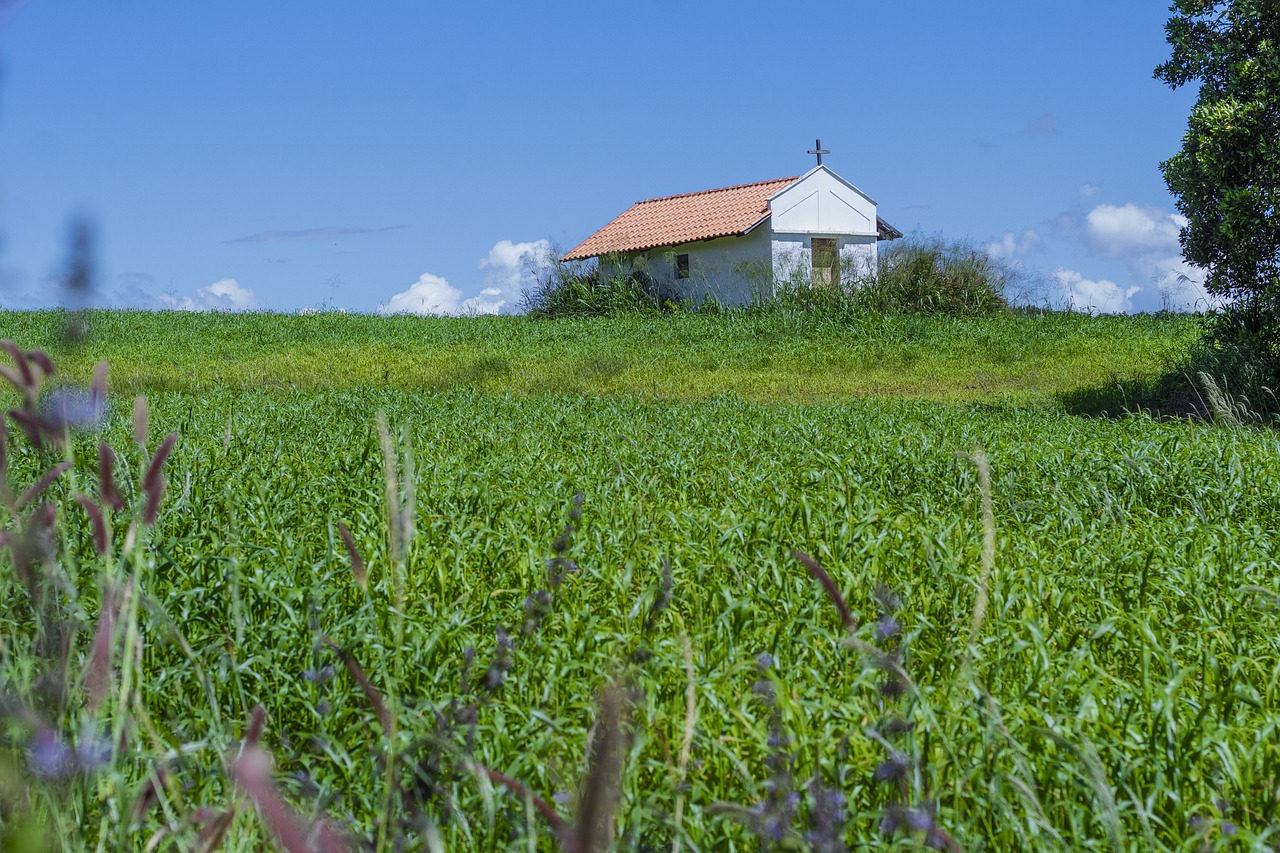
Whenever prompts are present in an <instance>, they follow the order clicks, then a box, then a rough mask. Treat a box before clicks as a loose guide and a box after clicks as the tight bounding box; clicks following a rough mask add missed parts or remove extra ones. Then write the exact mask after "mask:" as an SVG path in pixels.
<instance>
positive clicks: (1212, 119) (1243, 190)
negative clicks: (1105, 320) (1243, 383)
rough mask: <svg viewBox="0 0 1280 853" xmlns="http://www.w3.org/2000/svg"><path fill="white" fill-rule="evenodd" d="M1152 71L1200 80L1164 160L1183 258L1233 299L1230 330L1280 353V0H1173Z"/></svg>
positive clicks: (1176, 83) (1176, 80)
mask: <svg viewBox="0 0 1280 853" xmlns="http://www.w3.org/2000/svg"><path fill="white" fill-rule="evenodd" d="M1170 11H1171V12H1172V13H1173V15H1172V17H1171V18H1170V19H1169V21H1168V23H1167V24H1166V26H1165V32H1166V34H1167V36H1168V40H1169V44H1170V46H1171V47H1172V56H1171V57H1170V59H1169V60H1168V61H1167V62H1165V63H1163V64H1162V65H1160V66H1159V67H1158V68H1156V71H1155V76H1156V77H1157V78H1158V79H1160V80H1163V81H1164V82H1165V83H1168V84H1169V86H1171V87H1173V88H1175V89H1176V88H1179V87H1181V86H1184V85H1187V84H1189V83H1193V82H1199V84H1200V92H1199V97H1198V99H1197V101H1196V103H1195V106H1194V107H1193V108H1192V110H1191V116H1190V118H1189V120H1188V123H1187V132H1186V136H1185V137H1184V138H1183V142H1182V150H1181V151H1179V152H1178V153H1177V154H1175V155H1174V156H1173V157H1171V158H1169V159H1168V160H1166V161H1165V162H1164V163H1163V164H1161V168H1162V169H1163V171H1164V176H1165V181H1166V183H1168V185H1169V189H1170V190H1171V191H1172V192H1173V194H1174V195H1175V196H1177V197H1178V209H1179V210H1180V211H1181V212H1182V214H1183V215H1184V216H1185V217H1186V218H1187V227H1186V228H1184V229H1183V232H1182V238H1181V239H1182V247H1183V251H1184V253H1185V256H1186V258H1187V260H1189V261H1191V262H1192V263H1194V264H1197V265H1199V266H1202V267H1204V268H1205V269H1207V270H1208V271H1209V274H1208V279H1207V281H1206V287H1207V288H1208V290H1209V292H1211V293H1214V294H1217V295H1220V296H1225V297H1227V298H1229V299H1230V300H1232V303H1233V307H1232V310H1231V312H1230V313H1231V314H1232V315H1233V317H1232V320H1231V324H1230V328H1231V329H1232V331H1233V333H1235V334H1240V335H1243V337H1244V338H1245V339H1246V340H1245V342H1246V343H1249V344H1251V345H1252V347H1253V348H1255V349H1257V350H1258V351H1259V353H1260V354H1261V355H1265V356H1268V357H1269V360H1270V361H1271V363H1272V364H1273V365H1274V364H1275V363H1276V361H1277V357H1280V327H1278V325H1277V320H1276V317H1277V310H1276V309H1277V307H1280V286H1278V284H1277V283H1278V282H1280V219H1277V217H1276V213H1277V199H1278V198H1280V2H1276V0H1175V2H1174V4H1173V5H1172V6H1171V7H1170Z"/></svg>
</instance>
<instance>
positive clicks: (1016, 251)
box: [985, 228, 1044, 259]
mask: <svg viewBox="0 0 1280 853" xmlns="http://www.w3.org/2000/svg"><path fill="white" fill-rule="evenodd" d="M985 248H986V250H987V254H988V255H990V256H991V257H993V258H1004V259H1014V258H1025V257H1026V256H1028V255H1030V254H1033V253H1035V252H1038V251H1040V250H1041V249H1043V248H1044V238H1042V237H1041V236H1040V232H1039V231H1037V230H1035V229H1034V228H1027V229H1026V230H1024V231H1023V232H1022V233H1021V234H1014V233H1013V232H1012V231H1006V232H1004V234H1003V235H1001V236H1000V237H998V238H996V239H995V240H992V241H991V242H990V243H987V245H986V247H985Z"/></svg>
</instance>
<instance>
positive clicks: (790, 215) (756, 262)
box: [600, 166, 878, 305]
mask: <svg viewBox="0 0 1280 853" xmlns="http://www.w3.org/2000/svg"><path fill="white" fill-rule="evenodd" d="M769 209H770V215H769V216H768V218H766V219H765V220H764V221H763V222H761V223H760V224H759V225H757V226H756V227H755V228H753V229H752V230H751V231H750V232H748V233H747V234H745V235H743V236H740V237H720V238H717V239H713V240H703V241H699V242H695V243H685V244H683V245H678V246H664V247H661V248H657V249H650V250H648V251H644V252H635V253H630V254H626V255H623V256H622V257H621V258H617V259H613V260H608V259H606V258H601V259H600V269H601V273H602V274H603V275H605V276H606V277H608V276H610V275H613V274H615V273H617V272H619V271H622V270H625V269H631V270H636V271H642V272H644V273H645V274H646V275H648V276H649V277H650V278H651V279H652V280H653V281H654V283H655V284H656V285H657V287H658V290H659V293H660V294H661V295H662V296H663V297H664V298H672V299H676V300H679V301H690V302H693V303H695V304H697V303H701V302H703V301H705V300H707V299H714V300H716V301H718V302H720V303H721V304H723V305H745V304H749V303H750V302H752V301H754V300H756V299H759V298H762V297H768V296H772V295H773V293H774V291H775V290H776V288H777V286H778V285H779V284H809V283H811V282H813V281H814V280H815V279H814V274H813V267H812V265H813V258H814V246H813V241H814V239H815V238H817V239H820V240H834V241H835V245H836V246H837V247H838V252H839V256H840V270H841V272H842V273H843V276H844V277H848V276H850V275H861V274H863V273H872V272H874V270H875V265H876V259H877V251H876V242H877V237H878V232H877V220H876V202H875V200H874V199H872V198H871V197H870V196H868V195H867V194H866V193H864V192H862V191H861V190H859V189H858V188H857V187H855V186H854V185H853V184H851V183H849V182H848V181H846V180H845V179H844V178H842V177H840V176H839V175H837V174H836V173H835V172H833V171H831V170H830V169H829V168H827V167H826V166H817V167H815V168H814V169H813V170H811V171H810V172H808V173H807V174H805V175H804V176H802V177H801V178H799V179H798V180H797V181H796V182H795V183H793V184H791V185H790V186H788V187H786V188H785V189H783V190H782V191H780V192H778V193H777V194H775V195H774V196H772V197H771V198H770V199H769ZM825 245H828V246H829V245H831V244H830V243H827V244H825ZM682 255H687V256H688V267H687V270H688V274H687V276H682V275H681V272H682V271H683V270H682V269H681V268H680V265H679V263H678V260H677V259H678V258H680V256H682Z"/></svg>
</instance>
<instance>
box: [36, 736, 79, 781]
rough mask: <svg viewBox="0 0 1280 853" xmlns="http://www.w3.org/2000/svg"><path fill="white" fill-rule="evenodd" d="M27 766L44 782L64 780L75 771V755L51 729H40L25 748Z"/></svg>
mask: <svg viewBox="0 0 1280 853" xmlns="http://www.w3.org/2000/svg"><path fill="white" fill-rule="evenodd" d="M27 765H28V766H29V767H30V768H31V772H32V773H35V774H36V776H38V777H39V778H41V779H43V780H44V781H46V782H51V781H55V780H58V779H65V778H66V777H67V776H70V775H71V774H72V773H74V772H75V770H76V754H75V751H74V750H73V749H72V748H71V747H69V746H67V745H66V744H65V743H64V742H63V741H62V739H61V738H59V737H58V735H57V734H56V733H55V732H54V731H53V730H52V729H41V730H40V731H38V732H36V734H35V737H33V738H32V739H31V745H30V746H28V747H27Z"/></svg>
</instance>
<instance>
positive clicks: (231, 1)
mask: <svg viewBox="0 0 1280 853" xmlns="http://www.w3.org/2000/svg"><path fill="white" fill-rule="evenodd" d="M1167 17H1168V9H1167V3H1166V2H1163V0H1123V2H1115V0H1106V2H1101V1H1100V0H1070V2H1067V1H1066V0H1064V1H1063V2H1057V0H1043V1H1042V2H1034V3H1032V2H1026V0H1017V2H1014V0H996V2H973V3H955V2H951V0H897V2H892V3H885V2H874V3H872V2H865V0H844V2H825V0H812V2H806V3H803V4H781V3H776V2H772V3H758V2H743V0H739V2H732V3H728V2H726V3H720V2H694V0H623V2H614V3H600V2H598V0H597V1H596V2H590V3H587V2H576V0H575V2H556V3H552V4H530V3H507V2H490V3H474V4H448V5H443V4H436V3H418V2H408V0H404V2H387V1H386V0H366V2H362V3H359V4H356V3H337V2H328V0H313V2H308V3H307V4H305V5H304V4H299V3H290V2H270V0H254V2H241V0H221V1H220V2H217V3H209V2H204V3H201V2H196V0H191V2H182V3H174V2H171V0H170V2H160V0H26V2H14V0H9V2H8V3H4V2H3V0H0V307H4V308H21V307H38V306H47V305H53V304H58V302H59V300H60V299H62V298H64V297H63V295H62V292H61V290H60V289H59V286H58V282H59V280H60V278H61V277H62V276H63V275H64V274H65V271H66V267H67V255H68V242H69V236H68V235H69V231H70V228H71V223H73V222H74V221H77V220H87V221H89V222H91V223H93V225H94V234H95V238H96V239H95V255H94V260H95V294H96V295H95V297H94V299H95V301H96V303H97V304H102V305H119V306H134V307H154V308H162V307H174V308H223V309H234V308H255V309H269V310H279V311H297V310H301V309H306V308H323V307H333V308H342V309H346V310H350V311H362V312H373V311H377V310H380V309H381V310H395V309H397V308H410V309H412V310H420V308H421V306H423V305H425V304H427V302H430V304H431V307H433V308H435V309H436V310H441V311H491V310H500V309H501V310H510V309H511V308H512V307H514V306H515V305H516V304H517V303H518V301H519V292H520V288H521V287H525V286H527V285H528V283H529V281H528V277H527V270H526V268H527V266H528V263H527V262H528V261H529V260H530V259H531V258H532V257H533V256H536V255H537V254H539V253H545V251H546V247H547V246H552V247H560V248H562V249H567V248H570V247H572V246H574V245H576V244H577V243H578V242H580V241H581V240H583V239H585V238H586V237H587V236H588V235H589V234H590V233H591V232H593V231H594V230H596V229H597V228H599V227H600V226H602V225H603V224H604V223H605V222H607V221H608V220H609V219H611V218H612V217H613V216H615V215H616V214H618V213H619V212H621V211H622V210H623V209H624V208H626V207H627V206H628V205H630V204H631V203H632V202H634V201H637V200H639V199H643V198H651V197H655V196H662V195H669V194H673V193H679V192H689V191H694V190H699V189H708V188H712V187H718V186H726V185H731V184H738V183H748V182H752V181H757V180H765V179H770V178H777V177H783V176H787V175H795V174H801V173H803V172H804V171H806V170H807V169H808V168H810V167H811V165H812V164H813V158H812V157H810V156H809V155H807V154H806V153H805V152H806V151H807V150H808V149H809V148H810V147H812V145H813V140H814V138H815V137H819V136H820V137H821V138H822V142H823V145H824V147H826V148H828V149H830V150H831V152H832V153H831V154H830V155H829V156H828V157H827V158H826V163H827V164H828V165H829V166H831V167H832V168H834V169H835V170H836V171H837V172H839V173H840V174H842V175H843V176H844V177H846V178H847V179H849V180H850V181H852V182H853V183H855V184H857V185H858V186H859V187H861V188H862V189H863V190H865V191H866V192H868V193H869V194H870V195H871V196H873V197H874V198H876V199H877V200H878V201H879V202H880V214H881V216H882V217H883V218H885V219H886V220H888V221H889V222H890V223H892V224H893V225H895V226H897V227H898V228H899V229H901V230H902V231H904V232H912V231H918V232H921V233H923V234H927V235H941V236H942V237H944V238H946V239H955V240H967V241H971V242H973V243H975V244H979V245H982V246H984V247H986V248H987V249H988V250H989V251H991V252H993V253H994V254H996V255H998V256H1000V257H1001V258H1003V259H1005V260H1007V261H1009V262H1010V263H1013V264H1016V265H1020V266H1021V267H1022V268H1023V269H1024V270H1026V272H1027V278H1028V280H1029V281H1030V282H1031V283H1032V284H1033V285H1034V294H1033V295H1032V296H1031V298H1032V299H1033V300H1035V301H1038V302H1040V303H1042V304H1050V305H1055V306H1062V305H1068V304H1072V305H1075V306H1076V307H1079V308H1092V309H1094V310H1108V311H1109V310H1154V309H1158V308H1161V307H1162V306H1166V305H1192V304H1194V303H1195V302H1196V300H1197V299H1198V298H1200V296H1201V291H1200V290H1199V288H1198V286H1197V285H1196V283H1195V280H1196V278H1197V272H1196V271H1195V270H1193V269H1190V268H1186V267H1185V265H1183V264H1182V262H1181V258H1180V257H1179V250H1178V246H1177V233H1178V227H1179V220H1178V219H1177V218H1176V217H1175V216H1174V213H1175V209H1174V204H1173V199H1172V197H1171V196H1170V195H1169V194H1168V191H1167V190H1166V188H1165V186H1164V182H1163V180H1162V178H1161V176H1160V172H1159V168H1158V164H1159V161H1160V160H1162V159H1164V158H1166V157H1168V156H1170V155H1171V154H1172V153H1174V152H1175V151H1176V150H1177V148H1178V146H1179V144H1180V140H1181V137H1182V133H1183V130H1184V128H1185V126H1186V116H1187V113H1188V110H1189V108H1190V106H1191V103H1192V100H1193V97H1194V93H1193V92H1191V91H1178V92H1172V91H1170V90H1169V89H1168V88H1166V87H1164V86H1163V85H1162V84H1160V83H1158V82H1157V81H1155V80H1154V79H1152V76H1151V74H1152V70H1153V68H1154V67H1155V65H1157V64H1158V63H1159V62H1161V61H1162V60H1163V59H1164V58H1165V56H1166V55H1167V45H1166V44H1165V42H1164V32H1163V25H1164V21H1165V19H1166V18H1167ZM1188 279H1189V281H1188ZM415 305H416V306H419V308H417V309H415V308H414V306H415Z"/></svg>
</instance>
